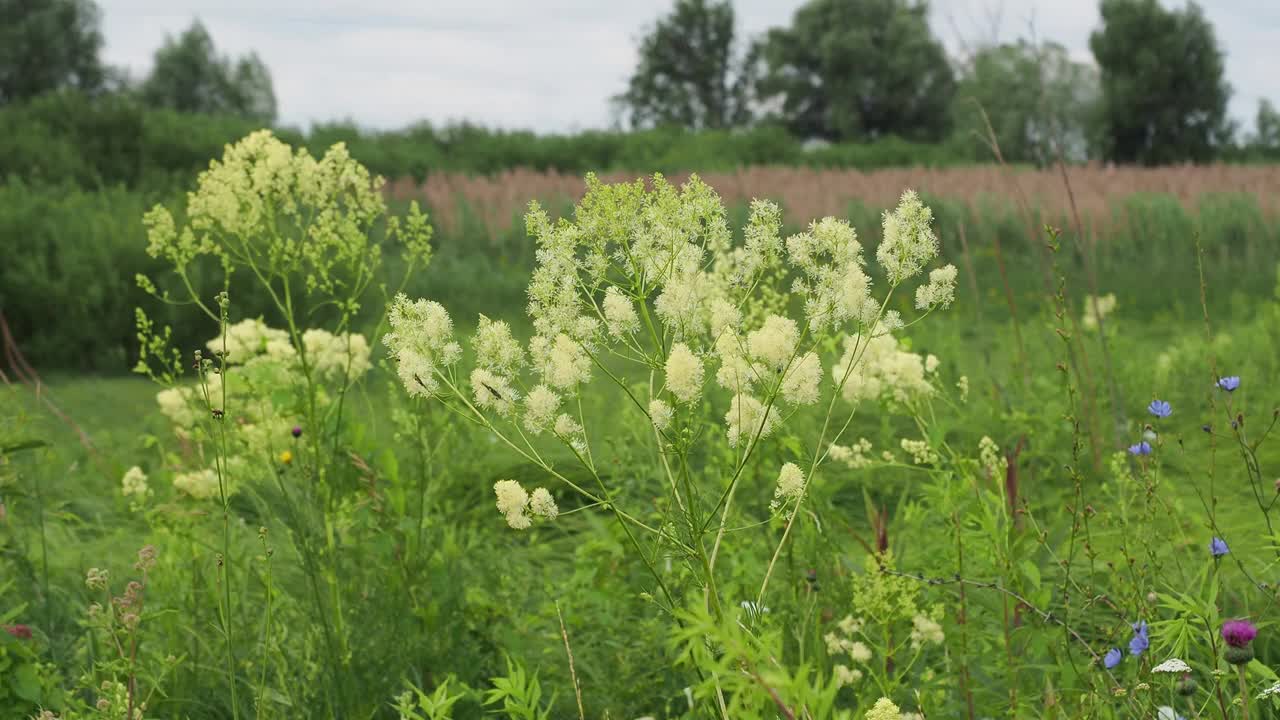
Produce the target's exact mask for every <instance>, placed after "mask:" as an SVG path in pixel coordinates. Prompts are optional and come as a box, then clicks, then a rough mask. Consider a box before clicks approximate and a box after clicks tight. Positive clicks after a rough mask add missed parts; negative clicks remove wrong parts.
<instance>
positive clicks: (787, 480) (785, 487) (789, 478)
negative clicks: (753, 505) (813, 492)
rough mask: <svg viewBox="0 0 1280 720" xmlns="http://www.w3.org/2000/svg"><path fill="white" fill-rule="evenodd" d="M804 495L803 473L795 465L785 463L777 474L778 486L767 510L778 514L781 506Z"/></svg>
mask: <svg viewBox="0 0 1280 720" xmlns="http://www.w3.org/2000/svg"><path fill="white" fill-rule="evenodd" d="M803 493H804V471H803V470H801V469H800V467H799V466H798V465H796V464H795V463H785V464H784V465H783V466H782V470H781V471H780V472H779V473H778V485H777V487H776V488H775V489H774V491H773V502H771V503H769V509H770V510H771V511H773V512H778V511H779V510H781V509H782V508H783V506H785V505H787V504H789V503H791V502H794V501H796V500H799V499H800V495H801V494H803Z"/></svg>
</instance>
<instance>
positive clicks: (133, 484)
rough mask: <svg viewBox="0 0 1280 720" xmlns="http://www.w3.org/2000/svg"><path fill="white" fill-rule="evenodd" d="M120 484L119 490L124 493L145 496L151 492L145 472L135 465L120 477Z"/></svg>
mask: <svg viewBox="0 0 1280 720" xmlns="http://www.w3.org/2000/svg"><path fill="white" fill-rule="evenodd" d="M120 485H121V492H123V493H124V494H125V495H136V496H138V497H146V496H147V495H150V494H151V488H150V487H148V485H147V474H146V473H144V472H142V468H140V467H138V466H137V465H134V466H133V467H131V468H129V470H128V471H126V472H125V474H124V477H123V478H121V479H120Z"/></svg>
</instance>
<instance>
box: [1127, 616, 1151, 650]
mask: <svg viewBox="0 0 1280 720" xmlns="http://www.w3.org/2000/svg"><path fill="white" fill-rule="evenodd" d="M1129 627H1131V628H1133V637H1132V638H1130V640H1129V654H1130V655H1141V654H1142V653H1144V652H1146V651H1147V648H1149V647H1151V637H1150V636H1148V635H1147V621H1146V620H1139V621H1138V622H1136V623H1133V624H1132V625H1130V626H1129Z"/></svg>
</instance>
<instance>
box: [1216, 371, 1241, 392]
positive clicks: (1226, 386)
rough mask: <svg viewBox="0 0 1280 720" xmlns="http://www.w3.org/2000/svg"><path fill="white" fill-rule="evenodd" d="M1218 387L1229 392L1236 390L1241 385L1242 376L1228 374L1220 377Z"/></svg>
mask: <svg viewBox="0 0 1280 720" xmlns="http://www.w3.org/2000/svg"><path fill="white" fill-rule="evenodd" d="M1218 387H1220V388H1222V389H1223V390H1226V391H1227V392H1235V390H1236V388H1238V387H1240V376H1239V375H1228V376H1226V377H1220V378H1218Z"/></svg>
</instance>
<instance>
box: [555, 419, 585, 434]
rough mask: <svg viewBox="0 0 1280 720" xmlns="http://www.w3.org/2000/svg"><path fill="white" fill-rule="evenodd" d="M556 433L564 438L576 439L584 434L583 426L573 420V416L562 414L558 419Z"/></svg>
mask: <svg viewBox="0 0 1280 720" xmlns="http://www.w3.org/2000/svg"><path fill="white" fill-rule="evenodd" d="M555 432H556V434H557V435H559V436H560V437H562V438H575V437H577V436H578V435H581V434H582V426H581V425H579V424H578V421H577V420H574V419H573V416H572V415H569V414H567V413H560V415H559V416H558V417H556V425H555Z"/></svg>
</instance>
